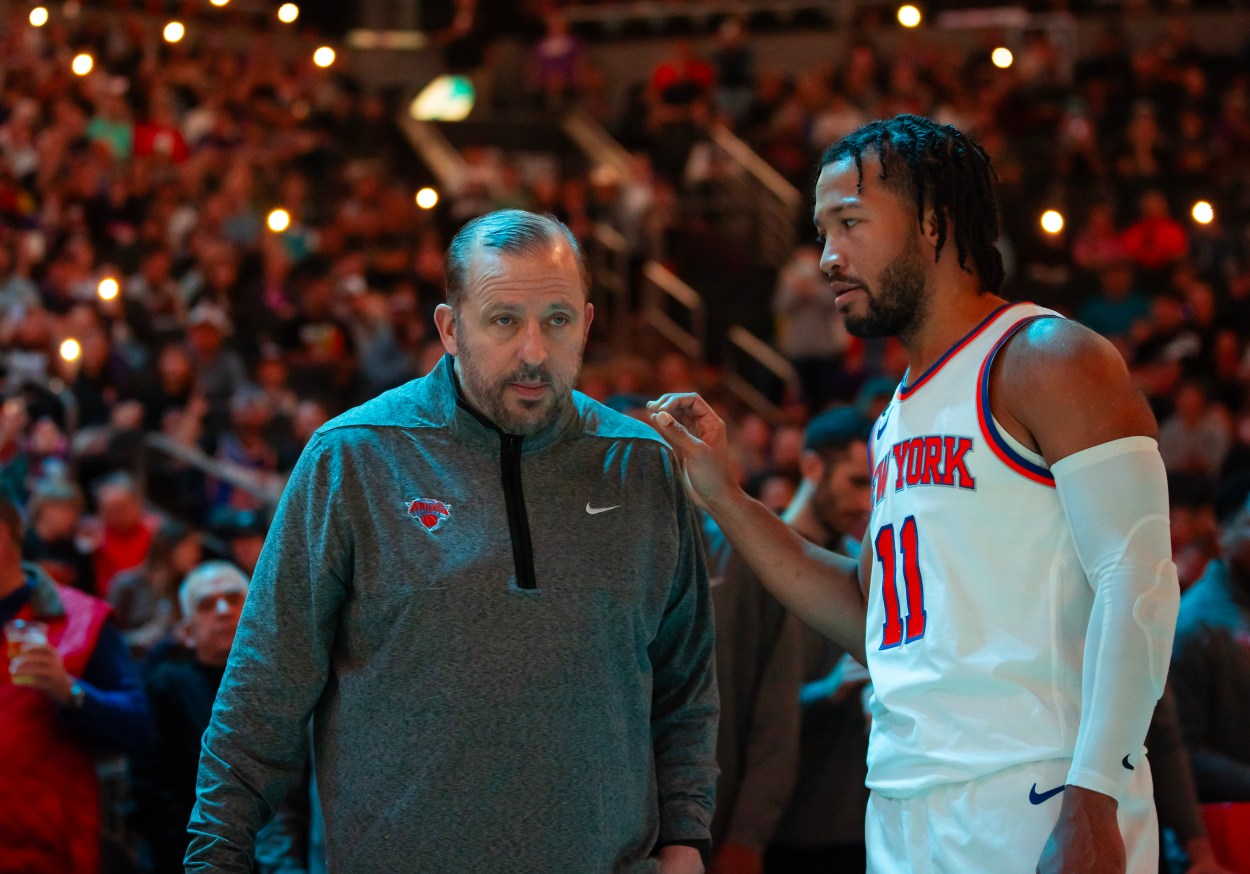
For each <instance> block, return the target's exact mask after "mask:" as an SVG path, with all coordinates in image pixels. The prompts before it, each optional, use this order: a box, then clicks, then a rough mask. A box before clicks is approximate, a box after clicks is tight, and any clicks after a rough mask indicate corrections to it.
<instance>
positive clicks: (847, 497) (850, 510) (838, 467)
mask: <svg viewBox="0 0 1250 874" xmlns="http://www.w3.org/2000/svg"><path fill="white" fill-rule="evenodd" d="M827 456H828V457H824V456H822V455H821V454H820V453H815V452H809V453H807V455H806V456H805V459H806V460H805V465H806V467H805V470H804V475H805V476H807V477H809V478H812V479H814V480H815V481H816V494H815V496H814V497H813V499H812V501H813V505H814V506H815V509H816V516H817V518H819V519H820V521H821V524H822V525H824V526H825V528H826V529H827V530H828V531H829V532H830V533H833V532H837V533H839V534H850V535H852V536H858V535H860V534H861V533H862V532H863V529H864V526H865V525H866V524H867V522H868V513H869V511H870V510H871V509H872V503H871V500H872V496H871V479H870V478H869V474H868V462H867V461H866V458H867V457H868V445H867V444H866V443H852V444H851V445H850V446H848V447H847V448H846V449H843V450H842V451H841V452H831V453H827Z"/></svg>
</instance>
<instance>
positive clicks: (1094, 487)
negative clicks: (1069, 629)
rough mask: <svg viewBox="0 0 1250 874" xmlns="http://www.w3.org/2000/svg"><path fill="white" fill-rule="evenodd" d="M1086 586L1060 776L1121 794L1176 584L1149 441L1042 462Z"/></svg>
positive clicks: (1159, 662) (1170, 622)
mask: <svg viewBox="0 0 1250 874" xmlns="http://www.w3.org/2000/svg"><path fill="white" fill-rule="evenodd" d="M1051 473H1052V474H1054V477H1055V487H1056V489H1057V490H1058V492H1059V500H1060V502H1061V503H1062V504H1063V510H1064V513H1065V514H1066V516H1067V518H1068V525H1069V526H1070V528H1071V529H1072V540H1073V542H1074V544H1075V546H1076V552H1077V556H1078V557H1079V558H1080V561H1081V566H1082V567H1083V568H1084V569H1085V574H1086V576H1087V577H1088V578H1089V584H1090V587H1091V588H1093V590H1094V604H1093V609H1092V611H1091V613H1090V617H1089V629H1088V631H1087V632H1086V634H1085V661H1084V665H1083V668H1082V673H1081V724H1080V728H1079V729H1078V730H1077V736H1076V751H1075V752H1074V753H1073V756H1072V769H1071V770H1070V771H1069V772H1068V783H1069V784H1071V785H1074V786H1083V787H1085V788H1087V789H1092V790H1094V791H1096V792H1102V793H1104V794H1106V795H1110V796H1112V797H1113V798H1116V799H1117V800H1118V799H1120V798H1121V797H1123V794H1124V791H1125V789H1126V788H1127V786H1128V783H1129V778H1130V777H1131V775H1132V764H1133V762H1132V761H1130V757H1131V758H1132V760H1133V761H1135V760H1137V759H1138V758H1139V753H1140V752H1141V750H1142V742H1143V741H1144V740H1145V737H1146V729H1147V728H1148V727H1149V726H1150V718H1151V715H1152V714H1153V713H1154V707H1155V702H1156V701H1158V700H1159V696H1161V695H1162V694H1163V682H1164V680H1165V679H1166V678H1167V669H1168V663H1169V661H1170V659H1171V655H1172V635H1173V632H1174V631H1175V629H1176V611H1177V607H1178V605H1179V603H1180V587H1179V585H1178V584H1177V579H1176V566H1175V565H1174V564H1172V546H1171V537H1170V525H1169V521H1168V493H1167V475H1166V473H1165V472H1164V469H1163V460H1162V459H1161V458H1160V457H1159V449H1158V445H1157V444H1156V443H1155V441H1154V440H1152V439H1150V438H1149V437H1125V438H1123V439H1120V440H1113V441H1111V442H1110V443H1103V444H1101V445H1098V446H1093V447H1090V448H1089V449H1085V450H1082V451H1081V452H1077V453H1075V454H1074V455H1070V456H1068V457H1067V458H1064V459H1062V460H1060V461H1058V462H1056V463H1055V464H1053V465H1052V466H1051Z"/></svg>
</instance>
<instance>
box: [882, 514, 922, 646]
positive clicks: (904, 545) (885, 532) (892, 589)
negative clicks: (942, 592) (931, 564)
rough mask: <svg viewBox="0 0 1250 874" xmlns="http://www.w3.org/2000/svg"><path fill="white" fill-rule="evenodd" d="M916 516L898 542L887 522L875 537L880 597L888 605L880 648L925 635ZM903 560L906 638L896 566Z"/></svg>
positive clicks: (906, 524) (907, 521) (906, 522)
mask: <svg viewBox="0 0 1250 874" xmlns="http://www.w3.org/2000/svg"><path fill="white" fill-rule="evenodd" d="M917 538H918V535H917V534H916V517H915V516H908V517H907V518H906V519H904V520H903V527H902V528H900V529H899V532H898V543H897V544H896V543H895V537H894V526H893V525H884V526H882V528H881V530H879V531H878V532H877V536H876V538H875V539H874V540H873V550H874V551H875V552H876V554H877V561H879V562H881V596H882V601H883V603H884V604H885V624H884V625H882V628H881V648H882V649H890V648H892V647H896V646H898V645H899V644H900V643H911V642H912V641H915V640H919V639H920V638H922V637H924V630H925V609H924V581H923V580H922V579H921V577H920V556H919V549H918V546H919V544H918V539H917ZM900 557H901V558H902V561H903V589H904V591H906V593H907V637H906V639H904V638H903V618H902V609H901V606H900V604H899V597H898V583H897V573H896V570H897V565H898V559H899V558H900Z"/></svg>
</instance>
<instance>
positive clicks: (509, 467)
mask: <svg viewBox="0 0 1250 874" xmlns="http://www.w3.org/2000/svg"><path fill="white" fill-rule="evenodd" d="M499 439H500V442H501V443H502V449H503V451H502V452H501V453H500V456H499V475H500V480H501V481H502V483H503V499H504V506H505V507H506V509H507V511H508V531H509V532H510V533H511V535H512V563H513V564H514V565H515V566H516V584H517V588H519V589H537V588H538V579H537V576H536V575H535V573H534V544H533V542H532V541H531V540H530V520H529V514H528V513H527V512H526V511H525V490H524V489H523V488H522V487H521V438H520V437H518V436H516V435H515V434H504V433H503V432H502V431H501V432H500V434H499Z"/></svg>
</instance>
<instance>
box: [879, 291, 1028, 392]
mask: <svg viewBox="0 0 1250 874" xmlns="http://www.w3.org/2000/svg"><path fill="white" fill-rule="evenodd" d="M1004 303H1006V301H1005V300H1003V299H1002V298H1001V297H999V296H998V295H996V294H981V293H979V292H977V291H976V290H975V289H974V288H962V289H959V290H958V291H955V292H954V293H952V294H947V295H942V294H938V295H937V296H936V298H935V299H934V301H933V306H932V309H931V311H930V312H929V316H928V318H927V319H925V321H924V324H922V325H921V326H920V327H919V328H918V329H917V330H916V332H915V333H914V334H912V335H911V336H907V337H900V338H899V340H900V341H901V342H902V344H903V349H904V351H906V353H907V373H908V380H909V381H910V380H914V379H915V378H916V377H918V376H920V374H922V373H924V372H925V371H927V370H928V369H929V368H930V367H932V366H933V365H934V364H935V363H936V362H937V360H938V359H939V358H941V357H942V356H943V355H945V354H946V352H947V351H948V350H949V349H950V348H951V347H952V346H954V345H955V344H956V343H958V342H959V341H960V340H962V339H963V338H964V337H966V336H967V335H968V333H969V332H970V331H972V329H974V328H975V327H976V326H977V325H979V324H981V322H982V321H984V320H985V317H986V316H988V315H989V314H990V313H992V312H993V311H994V310H996V309H998V308H999V307H1000V306H1002V305H1003V304H1004Z"/></svg>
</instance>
